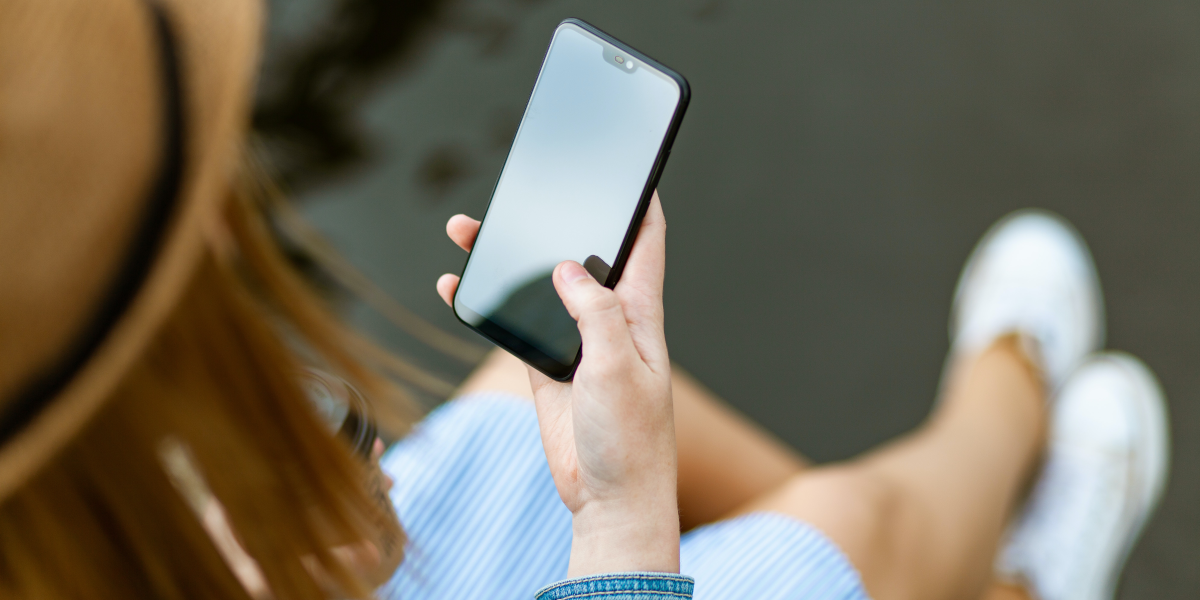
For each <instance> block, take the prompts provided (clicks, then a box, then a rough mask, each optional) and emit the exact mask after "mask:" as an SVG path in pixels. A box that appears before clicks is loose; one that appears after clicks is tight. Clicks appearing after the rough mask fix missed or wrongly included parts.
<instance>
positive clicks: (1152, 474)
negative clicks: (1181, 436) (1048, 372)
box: [996, 353, 1170, 600]
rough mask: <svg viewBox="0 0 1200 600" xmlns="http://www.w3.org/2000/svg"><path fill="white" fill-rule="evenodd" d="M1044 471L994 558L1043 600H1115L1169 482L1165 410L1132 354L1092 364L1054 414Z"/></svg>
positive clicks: (999, 570)
mask: <svg viewBox="0 0 1200 600" xmlns="http://www.w3.org/2000/svg"><path fill="white" fill-rule="evenodd" d="M1052 410H1053V414H1052V416H1051V419H1052V421H1051V425H1050V428H1051V429H1050V440H1049V445H1048V447H1047V454H1046V464H1045V466H1044V467H1043V470H1042V473H1041V477H1040V478H1039V479H1038V482H1037V484H1036V485H1035V486H1034V488H1033V491H1032V493H1031V495H1030V498H1029V501H1028V502H1027V503H1026V505H1025V508H1024V510H1023V511H1022V513H1021V514H1020V515H1019V516H1018V517H1017V519H1016V520H1015V521H1014V524H1013V526H1012V528H1011V529H1010V531H1009V537H1008V540H1007V542H1006V543H1005V545H1004V547H1003V548H1002V549H1001V551H1000V554H999V555H998V556H997V558H996V574H997V576H998V577H999V578H1000V579H1001V580H1002V581H1007V582H1010V583H1015V584H1020V585H1024V586H1025V588H1026V589H1027V590H1028V591H1029V592H1031V593H1032V594H1033V595H1034V596H1035V597H1037V598H1039V599H1040V600H1109V599H1111V598H1113V596H1114V594H1115V593H1116V587H1117V581H1118V580H1119V578H1120V575H1121V569H1122V568H1123V566H1124V565H1125V559H1126V558H1128V556H1129V552H1130V550H1132V548H1133V543H1134V541H1136V540H1137V538H1138V535H1139V534H1140V533H1141V531H1142V526H1143V525H1145V523H1146V520H1147V519H1148V518H1149V517H1150V514H1151V513H1152V512H1154V507H1155V506H1156V505H1157V503H1158V500H1159V498H1160V497H1162V493H1163V489H1164V488H1165V487H1166V482H1167V467H1168V465H1167V463H1168V460H1169V451H1170V442H1169V433H1168V429H1167V414H1166V402H1165V400H1164V398H1163V394H1162V391H1161V389H1160V388H1159V386H1158V382H1157V381H1156V380H1155V378H1154V374H1153V373H1151V372H1150V370H1149V369H1148V368H1146V366H1145V365H1143V364H1142V363H1141V362H1140V361H1138V360H1137V359H1136V358H1133V357H1132V356H1129V355H1126V354H1115V353H1106V354H1101V355H1099V356H1096V357H1094V358H1092V359H1091V360H1089V361H1088V362H1087V363H1086V364H1084V365H1083V366H1082V367H1080V369H1079V370H1078V371H1077V372H1076V373H1075V374H1073V375H1072V376H1071V378H1070V379H1069V380H1068V381H1067V383H1066V385H1065V386H1064V387H1063V390H1062V393H1061V394H1060V397H1059V399H1058V401H1057V402H1055V403H1054V406H1053V409H1052Z"/></svg>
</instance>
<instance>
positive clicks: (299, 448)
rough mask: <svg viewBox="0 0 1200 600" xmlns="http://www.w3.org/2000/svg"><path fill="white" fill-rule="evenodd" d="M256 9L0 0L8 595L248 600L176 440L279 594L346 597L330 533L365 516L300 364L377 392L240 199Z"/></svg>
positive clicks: (248, 191) (217, 4) (358, 527)
mask: <svg viewBox="0 0 1200 600" xmlns="http://www.w3.org/2000/svg"><path fill="white" fill-rule="evenodd" d="M259 10H260V9H259V7H258V5H257V4H256V3H253V2H246V1H244V0H161V1H155V0H13V1H11V2H4V3H0V531H3V532H4V533H3V535H0V595H9V594H14V595H16V596H17V597H39V598H54V597H80V596H98V597H172V598H191V597H215V596H219V597H230V598H236V597H246V596H247V594H248V592H247V590H246V589H245V587H244V586H243V585H242V583H243V582H240V581H238V579H237V577H236V576H235V575H234V574H233V570H232V569H231V567H230V565H229V564H228V563H229V557H228V556H222V554H221V552H220V551H219V550H218V548H217V546H216V545H214V543H213V541H212V539H211V535H210V533H209V532H207V531H206V530H205V528H204V524H203V523H201V521H200V520H199V519H198V518H197V514H196V511H195V510H194V508H195V507H194V506H190V505H189V504H188V500H189V498H187V497H185V496H186V495H185V494H181V493H180V492H179V488H180V483H179V481H178V478H176V479H172V477H171V476H169V475H168V473H167V470H165V469H164V468H163V458H164V452H166V451H167V450H165V449H179V448H183V449H184V450H185V455H186V456H187V457H188V458H187V462H188V463H189V465H190V466H189V468H190V469H192V470H193V471H194V472H195V473H196V474H198V475H199V478H200V480H202V481H203V482H204V483H205V485H206V486H207V487H208V488H210V489H211V492H212V494H213V495H214V496H215V497H216V499H217V500H218V501H219V503H220V505H221V506H222V507H223V509H224V512H225V513H226V514H227V520H228V522H229V524H230V525H231V526H232V530H233V531H234V532H236V535H237V536H238V539H239V540H240V544H241V546H242V547H244V548H245V550H246V551H247V552H248V554H249V556H250V557H252V558H253V560H254V561H256V562H257V568H258V570H259V571H260V572H261V574H262V576H263V577H265V580H266V584H267V585H268V586H269V588H270V590H271V593H272V594H273V595H274V596H275V597H277V598H293V597H295V598H312V597H319V596H320V595H321V591H320V586H319V585H318V579H321V578H325V580H326V581H325V583H326V584H327V583H329V581H330V580H332V581H333V582H335V583H337V584H338V587H340V588H341V589H342V591H343V592H347V593H358V592H361V591H362V586H360V585H359V584H358V583H357V581H356V579H355V578H354V576H352V575H351V574H350V573H349V572H348V571H347V570H346V569H344V568H342V567H341V566H340V563H338V562H337V561H335V560H334V559H333V558H332V555H331V554H330V548H332V547H333V546H334V545H337V544H345V543H350V542H353V541H356V540H361V539H364V538H366V537H369V529H370V527H371V525H372V521H374V520H375V517H377V515H376V514H375V513H376V511H377V508H376V507H375V506H374V505H373V504H372V503H371V501H370V500H369V499H368V498H367V497H366V494H365V493H364V491H363V490H362V486H361V483H360V480H359V478H360V476H361V469H360V468H359V466H358V465H357V464H356V463H355V462H354V460H353V459H352V457H351V456H350V455H349V454H348V453H347V452H346V450H345V448H343V447H340V446H339V445H338V442H336V441H335V440H334V439H333V438H331V437H330V436H328V435H327V434H326V432H325V430H324V429H322V426H321V424H320V422H319V421H317V419H316V417H315V415H313V414H312V412H311V411H310V410H308V406H307V405H306V401H305V398H304V396H303V392H302V390H301V389H300V387H299V385H298V382H297V381H296V377H297V373H298V372H299V368H300V361H299V360H298V358H297V357H298V356H299V355H300V354H304V355H305V356H307V357H308V358H310V359H311V360H314V361H318V362H323V363H325V364H326V366H328V367H330V368H333V369H335V370H337V371H340V372H342V373H343V374H345V375H346V376H347V377H348V378H350V379H351V380H353V381H355V382H356V383H358V384H360V385H362V386H363V387H364V388H365V389H366V390H368V391H375V392H376V393H377V394H382V393H385V392H386V389H387V386H386V384H385V382H383V381H382V380H380V379H379V378H377V377H374V376H372V374H371V372H370V371H368V370H367V369H365V368H363V367H361V366H360V365H359V364H358V362H357V361H356V360H355V359H354V357H353V356H352V353H351V352H350V351H348V350H347V348H348V347H349V346H350V345H351V344H352V342H353V337H352V336H351V335H350V334H349V333H347V332H345V331H344V330H342V329H341V328H340V327H339V326H338V324H337V323H336V322H335V321H333V320H332V319H330V318H329V317H328V316H327V314H326V313H325V312H324V311H323V310H322V308H321V307H320V305H319V303H318V302H317V301H316V300H315V299H314V298H312V296H311V295H310V294H309V293H308V291H307V290H306V289H305V287H304V285H303V283H302V282H301V281H300V280H299V279H298V278H297V277H296V276H295V275H294V274H293V273H292V272H291V271H289V270H288V268H287V265H286V263H285V261H284V260H283V258H282V256H281V255H280V253H279V252H278V250H277V249H276V248H275V247H274V246H273V245H272V242H271V239H270V235H269V233H268V232H267V230H266V228H265V226H264V224H263V223H262V221H261V219H260V218H259V217H258V213H257V212H256V210H255V208H254V206H253V202H254V194H255V192H256V190H257V189H258V188H256V186H255V185H254V183H255V181H254V179H253V178H252V177H250V176H248V175H247V169H246V168H245V161H244V160H243V159H242V156H243V150H242V143H241V142H242V139H241V138H242V136H243V134H244V128H245V123H246V120H247V114H248V104H249V99H250V95H251V92H252V82H253V73H254V70H255V67H256V56H257V50H258V48H257V46H258V36H259V30H260V15H259Z"/></svg>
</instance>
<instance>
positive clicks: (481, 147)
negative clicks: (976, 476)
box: [258, 0, 1200, 599]
mask: <svg viewBox="0 0 1200 600" xmlns="http://www.w3.org/2000/svg"><path fill="white" fill-rule="evenodd" d="M275 4H276V5H277V6H276V7H275V10H276V12H275V15H274V17H273V21H272V31H271V40H272V41H271V52H270V54H269V62H268V70H267V73H266V75H265V78H264V96H263V103H262V110H261V111H260V113H259V117H258V123H259V125H260V126H261V128H262V130H263V131H264V135H265V137H266V139H267V140H268V142H270V143H271V145H272V147H273V148H274V149H275V151H276V153H277V155H278V156H279V157H280V158H279V161H280V164H281V165H282V167H283V170H284V174H285V175H286V178H287V180H288V181H289V183H290V185H291V186H292V187H293V189H295V190H296V191H297V195H298V196H299V198H300V199H301V200H302V201H303V202H304V205H305V210H306V212H307V213H308V214H309V215H310V216H311V217H312V218H314V219H315V220H316V221H317V222H318V223H319V225H320V226H321V227H322V229H323V230H325V231H326V232H327V234H328V235H329V236H330V237H331V238H332V239H333V240H334V241H335V242H336V243H337V244H338V245H339V247H341V248H342V249H343V250H344V251H345V253H346V254H347V255H348V256H349V257H350V258H351V259H352V260H353V261H354V262H355V263H356V264H357V265H359V266H360V267H361V268H362V269H363V270H365V271H366V272H367V273H368V274H369V275H371V276H372V277H373V278H374V279H375V280H377V281H378V282H379V283H380V284H381V285H382V286H383V287H385V288H386V289H387V290H388V291H389V292H390V293H391V294H392V295H394V296H395V297H396V298H397V299H399V300H400V301H401V302H403V303H404V304H406V305H407V306H409V307H410V308H412V309H414V310H415V311H417V312H418V313H420V314H422V315H424V316H426V317H427V318H429V319H430V320H432V321H434V322H435V323H437V324H439V325H441V326H443V327H445V328H446V329H448V330H451V331H456V332H459V333H460V334H461V335H463V336H468V335H470V334H469V332H467V331H465V330H464V329H463V328H462V327H461V326H459V325H458V324H457V323H456V321H455V320H454V318H453V316H452V315H451V313H450V311H449V309H447V308H446V307H445V306H444V305H443V304H442V303H441V301H440V300H439V299H438V298H437V296H436V294H435V293H434V290H433V283H434V281H435V279H436V277H437V275H439V274H440V273H443V272H447V271H454V272H457V271H458V270H459V269H460V268H461V267H462V263H463V260H464V258H465V255H464V254H463V253H462V252H460V251H459V250H458V249H457V248H455V247H454V246H453V245H452V244H451V243H450V242H449V241H447V240H446V239H445V237H444V233H443V231H444V229H443V227H444V223H445V219H446V218H447V217H448V216H450V215H452V214H454V213H458V212H465V213H467V214H471V215H476V216H478V215H480V214H481V213H482V211H483V208H484V206H485V205H486V203H487V199H488V195H489V192H490V191H491V185H492V183H493V181H494V178H495V176H496V174H497V173H498V171H499V168H500V165H501V163H502V161H503V159H504V155H505V152H506V150H507V147H508V143H509V141H511V136H512V133H513V132H514V131H515V129H516V125H517V122H518V120H519V118H520V114H521V109H522V107H523V106H524V103H525V100H526V98H527V96H528V93H529V89H530V88H531V86H532V84H533V78H534V76H535V75H536V73H537V69H538V66H539V61H540V58H541V55H542V53H543V51H544V50H545V44H546V43H547V41H548V36H549V34H550V31H551V30H552V28H553V26H554V25H555V24H556V23H557V22H558V21H560V20H561V19H562V18H564V17H567V16H575V17H580V18H583V19H585V20H588V21H591V22H593V23H594V24H596V25H598V26H599V27H601V28H603V29H605V30H607V31H609V32H610V33H612V34H614V35H616V36H617V37H619V38H622V39H623V40H625V41H627V42H629V43H631V44H632V45H634V46H636V47H638V48H641V49H643V50H644V51H645V52H647V53H649V54H650V55H652V56H654V57H656V58H658V59H659V60H661V61H662V62H664V63H666V64H668V65H670V66H672V67H674V68H676V69H678V70H679V71H681V72H683V73H684V74H685V75H686V76H687V77H688V78H689V80H690V81H691V84H692V88H693V101H692V105H691V108H690V110H689V114H688V117H687V119H686V121H685V123H684V128H683V131H682V132H681V133H680V136H679V139H678V141H677V142H676V145H675V150H674V152H673V156H672V159H671V164H670V166H669V168H668V169H667V171H666V173H665V175H664V177H663V181H662V185H661V187H660V190H661V194H662V197H663V202H664V207H665V210H666V213H667V219H668V222H669V223H670V234H669V246H668V248H669V249H668V252H669V262H668V279H667V301H666V302H667V318H668V341H669V342H670V347H671V351H672V355H673V356H674V357H675V359H676V360H678V361H679V362H681V363H682V364H683V365H685V366H686V367H687V368H689V369H690V370H691V371H693V372H694V373H695V374H696V375H697V376H698V377H699V378H700V379H701V380H703V381H704V382H706V383H707V384H708V385H709V386H711V387H712V388H713V389H714V390H716V391H717V392H719V393H720V394H721V395H723V396H725V397H726V398H728V399H729V400H730V401H731V402H732V403H734V404H735V405H737V406H738V407H739V408H741V409H742V410H744V411H745V412H747V413H748V414H750V415H751V416H752V417H754V418H755V419H757V420H758V421H760V422H762V423H764V424H766V425H767V426H768V427H769V428H771V429H772V430H774V431H775V432H777V433H778V434H779V435H780V436H782V437H783V438H784V439H786V440H788V441H789V442H791V443H792V444H794V445H795V446H796V447H798V448H800V449H801V450H802V451H804V452H805V453H807V454H809V455H810V456H812V457H814V458H816V459H818V460H830V459H836V458H843V457H848V456H852V455H853V454H855V453H857V452H860V451H862V450H864V449H866V448H869V447H871V446H872V445H874V444H877V443H879V442H881V441H883V440H886V439H888V438H890V437H892V436H894V435H896V434H899V433H901V432H904V431H906V430H908V429H910V428H911V427H913V426H914V425H916V424H917V423H918V422H919V421H920V420H921V418H922V417H923V416H924V415H925V414H926V413H927V411H928V410H929V407H930V403H931V401H932V398H933V394H934V390H935V387H936V383H937V379H938V372H939V369H940V368H941V364H942V359H943V355H944V353H945V352H946V349H947V338H946V320H947V315H948V310H949V306H950V295H951V291H952V288H953V285H954V282H955V279H956V278H957V276H958V271H959V269H960V268H961V266H962V262H963V260H964V259H965V258H966V256H967V253H968V252H969V250H970V249H971V247H972V245H973V244H974V242H975V241H976V239H977V238H978V236H979V235H980V234H981V233H982V232H983V231H984V230H985V229H986V228H987V226H988V225H989V224H990V223H991V222H993V221H994V220H995V219H997V218H999V217H1000V216H1002V215H1004V214H1005V213H1007V212H1009V211H1011V210H1014V209H1017V208H1021V207H1026V206H1042V207H1046V208H1050V209H1052V210H1055V211H1058V212H1059V213H1061V214H1063V215H1064V216H1066V217H1067V218H1069V219H1070V220H1071V221H1072V222H1073V223H1074V224H1075V225H1076V226H1077V227H1078V228H1079V229H1080V231H1082V233H1083V234H1084V236H1085V237H1086V238H1087V239H1088V240H1089V242H1090V243H1091V245H1092V250H1093V253H1094V255H1095V257H1096V260H1097V262H1098V263H1099V268H1100V274H1101V278H1102V281H1103V284H1104V287H1105V292H1106V299H1107V303H1108V311H1109V320H1108V323H1109V346H1110V347H1113V348H1117V349H1122V350H1126V351H1130V352H1133V353H1134V354H1137V355H1138V356H1140V357H1141V358H1143V359H1144V360H1145V361H1146V362H1147V363H1148V364H1149V365H1150V366H1151V367H1152V368H1154V369H1155V370H1156V371H1157V372H1158V374H1159V376H1160V377H1161V379H1162V383H1163V386H1164V388H1165V389H1166V392H1167V394H1168V396H1169V399H1170V405H1171V411H1172V417H1173V425H1172V427H1173V431H1172V433H1173V436H1174V445H1175V447H1174V457H1173V459H1174V463H1173V469H1172V480H1171V484H1170V488H1169V491H1168V494H1167V497H1166V499H1165V501H1164V503H1163V506H1162V507H1161V509H1160V511H1159V513H1158V517H1157V518H1156V519H1155V520H1154V522H1153V523H1152V524H1151V525H1150V528H1149V530H1148V532H1147V534H1146V535H1145V537H1144V538H1143V540H1142V542H1141V543H1140V544H1139V546H1138V548H1137V550H1136V551H1135V553H1134V555H1133V558H1132V560H1131V561H1130V564H1129V566H1128V568H1127V569H1126V573H1125V578H1124V583H1123V585H1122V592H1121V597H1122V598H1166V599H1183V598H1195V597H1197V595H1198V592H1200V569H1198V568H1197V567H1196V565H1197V564H1200V508H1198V507H1200V443H1198V442H1197V440H1196V438H1195V435H1194V434H1195V433H1196V432H1197V430H1200V404H1198V402H1197V399H1198V398H1197V397H1198V395H1200V369H1197V368H1196V363H1197V361H1198V360H1200V236H1198V235H1197V232H1198V231H1200V202H1197V200H1198V196H1200V4H1197V3H1195V2H1192V1H1185V0H1146V1H1143V2H1138V3H1113V2H1096V1H1094V0H1092V1H1082V0H1051V1H1041V2H1031V1H1019V2H1012V3H1001V4H978V3H975V4H964V3H958V2H950V1H948V0H943V1H938V2H916V1H911V0H910V1H905V2H901V1H871V2H863V1H846V0H839V1H832V0H829V1H817V2H782V1H780V2H766V1H752V0H743V1H740V2H732V1H721V0H695V1H683V0H680V1H669V2H658V3H649V2H636V1H631V0H611V1H609V2H581V1H574V2H571V1H556V0H543V1H536V0H525V1H520V0H479V1H461V2H458V1H454V2H435V1H432V0H427V1H423V2H384V1H383V0H339V1H334V0H293V1H291V2H287V3H286V4H285V3H284V2H282V1H280V2H276V3H275ZM347 310H348V311H349V312H350V313H351V314H352V315H353V316H354V317H355V318H356V319H358V320H359V321H360V322H361V323H362V324H363V325H364V326H366V327H368V328H370V329H372V330H373V331H375V332H377V334H378V335H379V336H380V337H381V338H383V339H384V340H386V341H387V342H388V343H389V344H390V345H391V346H393V347H394V348H396V349H398V350H399V351H401V352H406V353H408V354H410V355H412V356H414V357H415V358H416V359H417V360H419V361H420V362H422V363H423V364H425V365H426V366H428V367H429V368H431V369H434V370H437V371H439V372H442V373H445V374H447V376H449V377H452V378H453V377H461V376H463V375H465V373H466V372H467V370H468V366H467V365H463V364H459V363H455V362H454V361H453V360H451V359H447V358H443V357H439V356H436V355H434V354H432V353H430V352H429V351H427V350H424V349H423V348H422V347H421V346H420V345H419V344H417V343H415V342H413V341H412V340H411V339H409V338H407V337H406V336H404V335H403V334H402V333H400V332H398V331H397V330H395V329H394V328H392V327H391V326H390V325H387V324H386V323H384V321H383V320H382V318H380V317H379V316H377V315H375V314H374V313H372V312H370V311H368V310H366V309H364V308H362V307H358V306H356V305H353V304H350V305H348V306H347Z"/></svg>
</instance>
